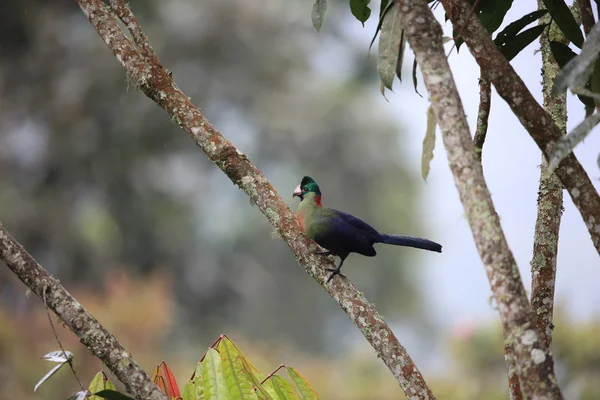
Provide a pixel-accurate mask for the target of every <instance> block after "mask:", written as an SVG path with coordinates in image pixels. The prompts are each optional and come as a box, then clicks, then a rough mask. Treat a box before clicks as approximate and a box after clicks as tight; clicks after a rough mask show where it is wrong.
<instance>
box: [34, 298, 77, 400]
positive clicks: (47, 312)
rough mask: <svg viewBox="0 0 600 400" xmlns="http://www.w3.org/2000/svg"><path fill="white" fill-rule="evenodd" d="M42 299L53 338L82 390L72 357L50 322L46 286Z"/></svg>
mask: <svg viewBox="0 0 600 400" xmlns="http://www.w3.org/2000/svg"><path fill="white" fill-rule="evenodd" d="M42 300H43V302H44V306H45V308H46V315H47V316H48V322H49V323H50V327H51V328H52V333H53V334H54V338H55V339H56V342H57V343H58V346H59V347H60V349H61V350H62V352H63V357H64V358H65V360H67V362H68V363H69V367H71V372H73V375H74V376H75V379H77V383H79V387H80V388H81V390H82V391H84V390H85V389H84V388H83V385H82V384H81V381H80V380H79V377H78V376H77V372H75V368H73V359H72V358H70V357H68V356H67V352H66V351H65V348H64V347H63V345H62V343H61V341H60V339H59V338H58V333H56V328H54V322H52V318H51V317H50V308H48V303H47V301H46V288H45V287H44V288H42Z"/></svg>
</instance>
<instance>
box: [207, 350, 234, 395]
mask: <svg viewBox="0 0 600 400" xmlns="http://www.w3.org/2000/svg"><path fill="white" fill-rule="evenodd" d="M202 382H203V386H204V394H205V396H206V397H207V398H209V399H211V400H212V399H215V400H227V399H230V397H229V392H228V390H227V384H226V382H225V377H224V376H223V371H222V369H221V356H220V355H219V352H218V351H216V350H215V349H212V348H209V349H208V351H207V352H206V356H205V357H204V360H203V361H202Z"/></svg>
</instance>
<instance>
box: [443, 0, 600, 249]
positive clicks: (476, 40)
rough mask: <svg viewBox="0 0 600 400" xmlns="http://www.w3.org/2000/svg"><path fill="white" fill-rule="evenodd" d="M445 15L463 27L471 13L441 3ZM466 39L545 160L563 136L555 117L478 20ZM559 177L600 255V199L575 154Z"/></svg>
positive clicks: (449, 0)
mask: <svg viewBox="0 0 600 400" xmlns="http://www.w3.org/2000/svg"><path fill="white" fill-rule="evenodd" d="M442 4H443V6H444V9H445V10H446V14H447V15H448V16H449V18H450V20H451V21H452V23H453V24H456V25H457V26H462V25H463V24H464V20H465V18H464V15H466V14H467V13H468V11H469V9H470V6H469V4H468V3H466V2H465V1H464V0H442ZM463 38H464V39H465V42H466V44H467V46H468V47H469V50H470V51H471V53H472V54H473V56H474V57H475V59H476V60H477V63H478V64H479V67H480V68H481V69H482V70H484V71H485V72H486V74H487V76H488V77H489V78H490V80H491V81H492V84H493V85H494V87H495V88H496V92H497V93H498V94H499V95H500V96H501V97H502V98H503V99H504V100H505V101H506V102H507V103H508V105H509V106H510V108H511V110H512V111H513V113H514V114H515V115H516V116H517V117H518V118H519V121H521V124H522V125H523V127H524V128H525V129H526V130H527V131H528V132H529V135H530V136H531V137H532V138H533V140H534V141H535V142H536V144H537V145H538V147H539V148H540V150H542V152H543V153H544V155H545V156H546V157H549V156H550V154H551V152H552V146H553V144H554V142H555V141H556V140H557V139H559V138H560V137H561V136H562V132H561V131H560V129H559V128H558V127H557V126H556V124H555V123H554V122H553V121H552V117H551V116H550V115H549V114H548V113H547V112H546V111H545V110H544V109H543V108H542V107H541V106H540V105H539V104H538V102H537V101H536V100H535V98H534V97H533V96H532V95H531V92H529V90H528V89H527V86H525V84H524V83H523V81H522V80H521V78H520V77H519V75H518V74H517V73H516V72H515V70H514V69H513V68H512V66H511V65H510V63H509V62H508V61H507V60H506V58H505V57H504V56H503V55H502V53H500V51H499V50H498V48H497V47H496V45H495V44H494V42H493V41H492V39H491V38H490V34H489V33H488V32H487V31H486V30H485V28H483V26H482V25H481V23H480V22H479V20H478V19H477V18H472V19H470V20H469V22H468V24H467V25H466V28H465V31H464V32H463ZM555 173H556V175H557V176H558V178H559V179H560V181H561V182H562V184H563V186H564V187H565V188H566V189H567V190H568V191H569V194H570V195H571V199H572V200H573V203H574V204H575V206H576V207H577V209H578V210H579V212H580V213H581V216H582V218H583V221H584V223H585V224H586V226H587V228H588V232H589V234H590V236H591V238H592V242H593V243H594V246H595V248H596V250H597V251H598V253H600V196H599V195H598V192H596V189H595V188H594V186H593V185H592V182H591V181H590V178H589V177H588V175H587V173H586V172H585V170H584V169H583V167H582V166H581V164H580V163H579V161H578V160H577V157H575V155H574V154H571V155H569V156H568V157H567V158H565V159H564V160H563V161H562V162H561V163H560V165H559V167H558V168H557V169H556V172H555Z"/></svg>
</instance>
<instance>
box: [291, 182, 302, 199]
mask: <svg viewBox="0 0 600 400" xmlns="http://www.w3.org/2000/svg"><path fill="white" fill-rule="evenodd" d="M296 196H298V197H300V200H302V189H300V185H298V186H296V189H294V194H293V195H292V198H294V197H296Z"/></svg>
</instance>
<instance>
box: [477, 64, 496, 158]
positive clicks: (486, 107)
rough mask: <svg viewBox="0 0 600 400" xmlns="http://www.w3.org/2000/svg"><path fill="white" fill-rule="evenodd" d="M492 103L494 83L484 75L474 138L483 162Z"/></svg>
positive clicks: (480, 88)
mask: <svg viewBox="0 0 600 400" xmlns="http://www.w3.org/2000/svg"><path fill="white" fill-rule="evenodd" d="M491 103H492V83H491V82H490V80H489V79H487V78H486V77H485V76H484V75H483V73H482V74H481V77H480V78H479V110H478V111H477V128H476V129H475V135H474V137H473V145H474V147H475V153H476V154H477V157H478V158H479V161H481V156H482V152H483V144H484V143H485V137H486V135H487V129H488V120H489V118H490V106H491Z"/></svg>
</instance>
